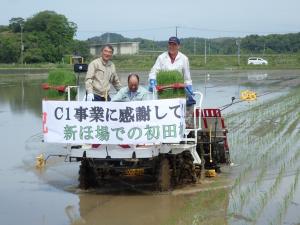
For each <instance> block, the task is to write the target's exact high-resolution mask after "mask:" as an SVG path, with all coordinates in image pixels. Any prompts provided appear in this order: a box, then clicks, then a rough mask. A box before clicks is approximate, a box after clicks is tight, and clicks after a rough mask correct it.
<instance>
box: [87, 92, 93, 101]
mask: <svg viewBox="0 0 300 225" xmlns="http://www.w3.org/2000/svg"><path fill="white" fill-rule="evenodd" d="M86 100H87V101H93V100H94V94H92V93H88V94H87V96H86Z"/></svg>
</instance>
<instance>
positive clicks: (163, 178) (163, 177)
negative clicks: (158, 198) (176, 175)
mask: <svg viewBox="0 0 300 225" xmlns="http://www.w3.org/2000/svg"><path fill="white" fill-rule="evenodd" d="M157 188H158V190H159V191H168V190H170V188H171V171H170V162H169V160H168V159H167V158H163V159H162V160H161V161H160V162H159V168H158V177H157Z"/></svg>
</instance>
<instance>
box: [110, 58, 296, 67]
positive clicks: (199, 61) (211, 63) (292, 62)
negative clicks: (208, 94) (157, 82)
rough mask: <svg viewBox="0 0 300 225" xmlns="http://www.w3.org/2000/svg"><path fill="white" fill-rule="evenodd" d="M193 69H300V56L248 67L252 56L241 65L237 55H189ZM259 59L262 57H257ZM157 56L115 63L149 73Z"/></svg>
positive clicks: (269, 59)
mask: <svg viewBox="0 0 300 225" xmlns="http://www.w3.org/2000/svg"><path fill="white" fill-rule="evenodd" d="M187 56H188V57H189V61H190V67H191V69H204V70H224V69H225V70H227V69H232V70H251V69H267V70H268V69H300V54H276V55H265V56H263V58H264V59H266V60H268V62H269V64H268V65H256V66H255V65H247V60H248V58H249V57H250V55H243V56H241V57H240V65H238V63H237V61H238V58H237V56H236V55H208V56H207V57H206V64H205V57H204V55H187ZM257 57H261V56H259V55H257ZM156 58H157V55H134V56H115V57H114V63H115V64H116V66H117V68H118V70H120V69H121V70H141V71H144V70H145V71H149V70H150V69H151V67H152V66H153V65H154V63H155V60H156Z"/></svg>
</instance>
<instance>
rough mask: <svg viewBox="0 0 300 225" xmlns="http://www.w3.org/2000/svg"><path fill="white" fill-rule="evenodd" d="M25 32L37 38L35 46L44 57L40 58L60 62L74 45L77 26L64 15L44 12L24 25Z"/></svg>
mask: <svg viewBox="0 0 300 225" xmlns="http://www.w3.org/2000/svg"><path fill="white" fill-rule="evenodd" d="M24 30H25V31H26V34H27V33H28V32H29V33H31V34H33V35H34V36H35V37H36V38H35V40H36V42H35V43H33V45H34V46H35V48H39V49H41V54H42V55H41V56H42V57H38V58H40V59H42V58H43V59H44V60H45V61H48V62H59V61H61V59H62V57H63V55H64V54H66V53H68V52H66V51H67V50H68V49H70V46H71V45H72V43H73V37H74V35H75V33H76V30H77V26H76V24H75V23H73V22H69V21H68V19H67V18H66V17H65V16H64V15H60V14H57V13H56V12H53V11H43V12H39V13H38V14H36V15H34V16H33V17H32V18H29V19H28V20H27V21H26V22H25V24H24ZM28 47H29V46H28ZM26 51H27V50H26ZM33 52H39V51H33ZM28 59H30V58H28Z"/></svg>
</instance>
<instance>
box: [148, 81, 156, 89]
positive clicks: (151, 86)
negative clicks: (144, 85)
mask: <svg viewBox="0 0 300 225" xmlns="http://www.w3.org/2000/svg"><path fill="white" fill-rule="evenodd" d="M155 88H156V80H155V79H150V81H149V88H148V90H149V91H150V92H153V90H154V89H155Z"/></svg>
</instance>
